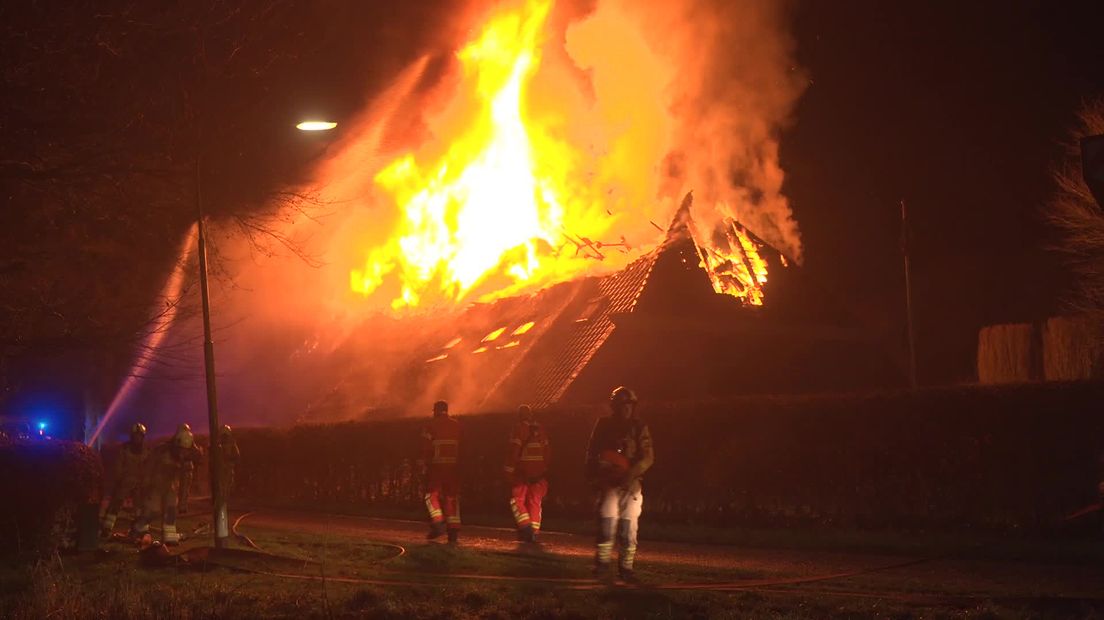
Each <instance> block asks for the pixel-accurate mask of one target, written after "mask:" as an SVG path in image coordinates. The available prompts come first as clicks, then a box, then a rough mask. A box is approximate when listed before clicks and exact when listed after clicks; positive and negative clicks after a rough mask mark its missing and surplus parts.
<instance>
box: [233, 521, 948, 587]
mask: <svg viewBox="0 0 1104 620" xmlns="http://www.w3.org/2000/svg"><path fill="white" fill-rule="evenodd" d="M252 514H254V513H253V512H247V513H244V514H242V515H241V516H239V517H238V518H237V519H236V520H235V521H234V526H233V527H232V528H231V531H232V532H233V533H234V536H236V537H237V538H238V539H239V540H242V541H243V542H245V543H246V544H248V545H249V546H251V547H252V548H254V549H256V550H262V549H261V547H259V546H258V545H257V544H256V543H254V542H253V541H252V540H251V539H249V537H248V536H246V535H244V534H241V533H239V531H238V526H239V525H241V522H242V521H244V520H245V519H246V518H247V517H248V516H250V515H252ZM374 544H381V545H385V546H389V547H394V548H396V549H398V550H399V552H398V553H397V554H395V555H392V556H389V557H387V558H384V559H382V560H377V561H376V562H375V563H382V562H387V561H390V560H393V559H395V558H398V557H400V556H402V555H404V554H405V553H406V549H405V548H404V547H402V546H401V545H396V544H393V543H378V542H377V543H374ZM266 555H268V554H266ZM286 559H293V558H286ZM934 559H936V558H915V559H910V560H904V561H901V562H894V563H891V564H883V565H879V566H873V567H867V568H860V569H853V570H848V571H841V572H835V573H826V574H821V575H810V576H806V577H786V578H776V579H752V580H747V579H745V580H740V581H729V582H702V583H649V584H647V585H643V586H626V587H640V588H643V589H648V590H692V591H713V592H738V591H741V590H761V591H770V589H771V588H777V587H779V586H792V585H803V584H810V583H819V582H825V581H832V580H838V579H845V578H848V577H857V576H860V575H866V574H871V573H877V572H882V571H888V570H893V569H897V568H906V567H909V566H915V565H917V564H922V563H925V562H930V561H932V560H934ZM211 563H213V564H218V565H220V566H223V567H225V568H229V569H231V570H238V571H242V572H247V573H251V574H256V575H264V576H267V577H276V578H280V579H295V580H301V581H330V582H334V583H348V584H359V585H374V586H406V587H425V586H436V585H441V584H440V583H439V582H438V583H435V582H434V581H431V580H435V579H437V580H439V579H459V580H469V581H490V582H499V583H503V582H506V583H529V584H534V585H536V584H548V585H554V586H557V587H558V588H559V589H563V590H578V591H586V590H598V589H605V588H607V587H609V586H608V585H607V584H604V583H601V582H598V581H595V580H594V579H581V578H570V577H519V576H512V575H481V574H472V573H433V574H426V575H425V577H426V578H427V580H412V579H379V578H366V577H341V576H323V575H308V574H303V573H285V572H278V571H267V570H261V569H255V568H248V567H240V566H229V565H225V564H220V563H218V562H211ZM311 563H315V562H311ZM831 593H832V592H829V594H831ZM835 594H838V595H845V596H873V597H876V598H896V599H900V600H906V599H908V600H912V599H913V598H915V597H911V598H910V597H904V598H902V597H900V596H888V597H887V596H884V595H881V594H875V593H861V592H847V591H836V592H835Z"/></svg>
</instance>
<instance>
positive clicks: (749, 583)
mask: <svg viewBox="0 0 1104 620" xmlns="http://www.w3.org/2000/svg"><path fill="white" fill-rule="evenodd" d="M251 528H264V529H268V530H285V531H293V532H299V533H311V532H316V533H319V534H339V535H343V536H352V537H361V538H364V539H365V540H370V541H378V542H387V543H394V544H399V545H403V546H406V547H410V546H415V545H426V544H438V543H429V542H427V541H426V540H425V532H426V526H425V524H424V523H422V522H418V521H403V520H395V519H381V518H373V517H356V516H343V515H328V514H318V513H311V512H296V511H287V510H259V511H255V512H252V513H249V514H248V515H247V516H246V517H245V518H244V519H243V520H242V521H241V524H240V526H239V529H240V530H241V532H242V533H245V534H249V532H250V529H251ZM541 537H542V547H543V551H544V552H545V553H551V554H558V555H561V556H565V557H569V558H577V559H578V561H579V562H581V563H587V564H589V562H590V561H591V560H590V558H591V557H592V555H593V541H592V539H591V538H590V537H588V536H582V535H578V534H566V533H560V532H542V534H541ZM461 545H462V546H464V547H467V548H474V549H478V550H484V551H493V552H507V553H508V552H523V551H524V548H523V547H521V546H519V544H518V543H517V542H515V540H514V531H513V530H512V529H504V528H493V527H481V526H465V527H464V529H463V532H462V534H461ZM637 563H638V566H641V567H643V566H647V565H653V566H660V565H674V566H681V567H705V568H707V569H708V568H715V569H717V570H718V572H720V571H722V570H723V571H725V572H729V573H730V574H731V573H736V574H741V573H742V574H746V575H754V577H749V578H747V579H743V580H737V581H736V582H731V581H727V582H725V583H730V584H732V583H734V584H736V585H735V587H723V588H718V589H743V588H747V589H768V588H773V587H778V588H795V589H796V590H800V591H809V590H810V589H812V590H815V591H817V592H819V593H824V594H831V593H833V592H838V593H841V594H844V595H856V596H864V595H867V596H873V597H886V598H902V599H903V598H909V597H930V598H938V599H944V600H952V599H961V600H973V599H992V600H1002V599H1016V600H1020V599H1032V600H1034V599H1045V600H1050V599H1071V600H1082V601H1091V602H1094V604H1095V603H1104V566H1100V565H1092V564H1086V563H1084V562H1082V563H1072V562H1071V563H1062V562H1034V561H995V560H982V559H973V558H963V557H927V558H926V557H920V556H902V555H887V554H871V553H848V552H835V551H807V550H794V549H762V548H747V547H735V546H726V545H710V544H686V543H670V542H659V541H649V540H646V539H642V540H641V542H640V548H639V551H638V554H637ZM571 581H574V580H571ZM656 585H663V584H656ZM667 585H672V586H678V587H685V586H686V585H687V584H667Z"/></svg>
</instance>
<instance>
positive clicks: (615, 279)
mask: <svg viewBox="0 0 1104 620" xmlns="http://www.w3.org/2000/svg"><path fill="white" fill-rule="evenodd" d="M689 208H690V203H689V200H687V201H686V202H685V203H684V205H683V208H682V209H680V211H679V214H678V215H676V217H675V219H674V222H673V223H672V225H671V226H670V228H669V229H668V234H667V237H666V240H665V242H664V243H663V244H661V245H660V246H659V247H657V248H655V249H654V250H652V251H651V252H649V253H647V254H645V255H643V256H641V257H640V258H638V259H636V260H635V261H633V262H632V263H630V264H629V265H628V266H626V267H625V268H624V269H622V270H621V271H618V272H616V273H613V274H609V275H605V276H595V277H586V278H580V279H577V280H573V281H570V282H565V283H561V284H558V285H555V286H552V287H549V288H547V289H545V290H543V291H540V292H537V293H534V294H531V295H522V296H516V297H511V298H506V299H501V300H498V301H495V302H492V303H483V304H475V305H472V306H471V307H469V308H467V309H465V310H464V311H463V312H461V313H459V314H458V315H456V316H454V317H451V318H449V319H448V320H438V321H428V320H426V319H425V318H411V319H407V321H415V322H418V321H421V322H423V323H424V327H423V328H420V329H417V330H414V331H415V332H416V333H417V334H418V336H417V337H416V338H410V339H407V340H406V341H405V343H406V346H405V348H404V353H405V355H404V357H405V359H403V360H402V361H399V362H397V363H396V362H395V361H394V360H391V361H389V362H388V364H389V365H390V366H392V370H393V371H394V377H396V378H395V379H394V380H392V381H391V382H390V384H389V388H388V396H389V398H388V399H387V400H390V401H391V402H390V403H387V404H390V405H391V406H392V407H394V406H396V405H398V408H400V409H407V410H409V409H413V410H416V411H420V410H422V409H426V407H428V405H429V403H431V402H432V401H434V400H438V399H440V398H444V399H446V400H449V401H450V402H453V403H454V405H455V407H454V408H455V409H456V410H460V411H489V410H502V409H505V408H511V407H514V406H516V405H517V404H519V403H528V404H530V405H533V406H535V407H548V406H551V405H554V404H557V403H570V402H587V401H589V402H593V401H595V400H598V399H601V398H602V397H603V396H604V395H605V394H608V391H609V389H610V388H612V387H613V386H615V385H619V384H627V385H633V386H636V387H637V388H638V389H639V391H640V392H641V393H642V395H643V397H645V398H652V399H665V400H667V399H683V398H696V399H700V398H708V397H713V396H728V395H732V394H734V393H735V394H739V393H802V392H805V393H808V392H822V391H838V390H847V389H855V388H860V387H874V386H882V385H887V384H892V383H893V382H894V381H895V378H896V375H897V373H896V371H895V370H894V369H893V367H892V366H893V365H892V364H887V360H886V356H885V355H884V353H883V352H882V351H881V349H880V347H879V346H878V344H877V343H876V342H875V341H874V339H872V338H871V337H870V335H869V334H867V333H866V332H865V331H864V330H863V329H861V328H859V327H857V326H856V325H854V321H853V320H849V319H848V317H847V316H846V313H842V312H839V311H834V310H831V309H830V308H829V306H828V305H827V304H824V303H821V304H818V305H813V304H809V303H808V302H807V300H803V299H802V296H803V294H805V293H806V292H807V291H803V290H802V289H803V288H806V287H804V286H803V285H802V283H801V282H800V277H799V275H798V272H799V268H797V267H793V266H789V263H788V262H787V261H786V258H785V257H784V256H783V255H782V254H781V253H779V252H777V251H776V250H774V249H773V248H771V247H770V246H769V245H767V244H765V243H763V242H762V241H761V240H759V239H758V238H754V237H753V238H754V243H755V244H756V245H757V246H758V250H759V252H760V254H761V255H762V256H763V258H764V259H765V261H766V263H767V266H768V268H769V272H770V274H771V277H770V283H769V284H767V285H766V287H765V293H764V294H765V296H766V298H767V299H766V303H765V304H764V305H762V306H754V305H751V304H748V303H746V302H743V301H741V300H740V299H737V298H736V297H733V296H730V295H725V294H718V293H717V292H715V289H714V285H713V284H712V283H711V281H710V276H709V274H708V273H707V272H706V268H705V266H704V265H705V261H704V256H703V254H702V250H701V248H700V247H699V245H698V244H697V243H696V242H695V239H694V236H693V235H692V234H691V229H692V226H690V225H689ZM764 281H765V279H764ZM366 337H368V336H366ZM363 372H370V371H365V370H356V371H350V372H349V373H348V374H346V376H344V377H342V378H341V379H340V380H339V381H338V386H339V387H337V388H335V389H334V390H332V391H331V392H330V394H329V395H328V396H327V399H329V401H330V403H329V407H331V408H332V407H333V406H335V405H336V404H337V402H340V403H341V405H340V406H341V407H353V408H361V409H367V408H373V407H375V406H378V405H379V404H382V403H372V402H368V401H366V400H365V399H363V398H357V397H356V395H355V394H354V393H355V392H356V391H357V390H358V389H359V388H358V386H362V385H363V384H364V383H365V378H364V377H358V373H363ZM350 392H354V393H350ZM335 399H336V400H335ZM373 399H374V400H379V396H378V395H376V396H374V397H372V398H370V399H368V400H373ZM399 403H401V404H399ZM320 405H322V403H320ZM323 406H324V405H323Z"/></svg>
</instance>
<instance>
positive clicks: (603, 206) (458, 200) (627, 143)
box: [350, 0, 766, 309]
mask: <svg viewBox="0 0 1104 620" xmlns="http://www.w3.org/2000/svg"><path fill="white" fill-rule="evenodd" d="M625 6H631V3H629V4H628V5H619V4H616V3H612V2H607V3H601V4H600V5H599V8H598V10H597V11H596V13H595V14H594V15H592V16H590V17H589V18H588V20H587V21H586V22H585V23H584V24H581V25H577V27H575V28H574V30H571V29H569V30H568V31H567V33H566V35H565V36H564V37H563V38H562V39H563V40H562V41H555V42H557V43H559V42H562V43H563V44H564V48H563V49H564V50H565V51H566V55H565V54H562V53H561V54H559V55H557V56H555V58H554V59H553V60H554V61H555V62H557V63H559V64H557V65H555V66H552V67H547V66H545V67H542V60H543V59H544V58H543V57H544V56H546V55H547V54H546V52H547V49H546V46H548V44H549V42H550V39H551V36H550V34H549V32H548V31H549V30H550V28H549V27H548V24H549V22H550V19H549V17H550V12H551V11H552V8H553V1H552V0H525V1H524V2H523V3H522V4H520V5H515V6H514V7H513V8H512V9H511V10H505V11H501V12H499V13H498V14H496V15H494V16H492V17H491V19H490V20H489V21H488V22H487V23H486V25H485V26H484V27H483V29H482V31H481V34H480V35H479V36H478V37H477V38H475V39H474V40H472V41H470V42H469V43H468V44H467V45H465V46H463V47H462V48H461V49H460V51H459V52H458V53H457V54H456V59H457V64H458V66H459V72H458V73H459V78H458V79H457V80H456V82H455V84H452V88H451V89H450V93H449V97H450V101H449V102H448V103H447V105H445V106H439V107H444V108H446V112H445V113H443V115H444V116H446V117H448V118H447V121H446V122H441V123H438V124H437V125H435V126H434V127H432V131H431V137H430V138H429V139H428V140H426V141H425V144H422V145H420V146H419V147H418V148H416V149H414V150H411V151H408V152H405V153H403V154H401V155H400V156H398V157H396V158H395V159H393V160H392V161H391V162H390V163H389V164H388V165H386V166H384V167H383V168H382V169H381V170H379V172H378V173H376V174H375V176H374V182H375V185H376V187H377V188H378V189H381V190H382V191H383V194H384V195H385V197H386V200H387V201H389V202H393V204H394V205H395V207H396V208H397V211H398V213H399V216H398V219H397V222H396V224H395V225H394V228H393V230H392V231H391V234H390V235H388V236H387V237H386V240H385V241H383V242H382V243H380V244H378V245H376V246H375V247H374V248H372V249H371V250H370V251H369V252H368V253H367V256H366V259H365V262H364V266H363V268H360V269H355V270H353V271H352V273H351V278H350V279H351V287H352V289H353V290H354V291H356V292H358V293H360V294H363V295H365V296H369V295H378V296H386V297H387V298H389V299H390V300H391V306H392V307H393V308H396V309H400V308H408V307H414V306H426V305H438V304H443V303H455V302H457V301H464V300H489V299H494V298H497V297H501V296H505V295H510V294H514V293H517V292H519V291H522V290H525V289H529V288H536V287H540V286H545V285H548V284H551V283H554V282H557V281H562V280H566V279H569V278H572V277H575V276H577V275H579V274H581V273H584V272H587V271H588V270H591V269H593V268H594V266H595V265H598V264H601V265H602V266H603V267H604V268H607V269H608V268H616V267H619V266H621V265H623V264H624V263H626V262H627V261H628V260H629V259H630V258H632V257H633V256H634V255H637V254H638V252H639V251H644V250H647V249H649V248H650V247H654V245H655V243H657V242H658V241H659V240H661V239H662V234H663V230H662V228H660V227H659V226H658V225H656V224H655V223H654V222H656V221H659V222H666V221H669V217H670V216H669V213H670V212H671V209H670V205H669V204H668V205H664V206H657V205H656V203H659V202H660V196H659V193H660V191H659V187H660V185H661V180H662V178H663V177H664V175H665V174H666V172H665V170H666V168H665V167H667V166H670V162H669V161H668V160H669V153H670V148H671V145H670V144H669V142H670V139H671V136H672V135H674V133H675V132H674V130H673V124H674V121H673V120H672V114H673V113H672V112H671V110H670V108H671V106H672V103H671V101H670V99H669V95H670V94H669V93H668V92H667V91H668V89H669V84H670V83H671V81H672V80H673V79H675V77H674V76H676V74H677V66H676V65H674V64H672V63H670V62H669V61H668V60H665V59H663V58H662V57H660V56H659V55H657V54H656V53H655V52H654V50H652V49H650V47H649V42H648V40H647V39H648V37H646V36H645V35H643V34H642V32H641V31H640V30H638V29H634V28H635V26H634V25H633V24H632V23H631V20H628V19H626V18H625V17H624V14H623V13H622V12H619V11H623V10H624V7H625ZM557 49H558V48H557ZM568 58H569V60H568V62H564V60H565V59H568ZM572 63H573V64H572ZM559 65H571V66H569V67H568V68H567V69H565V68H563V67H560V66H559ZM580 74H583V75H586V76H588V77H587V79H589V80H590V82H589V83H588V84H587V85H585V86H580V82H581V80H580V78H579V77H578V76H579V75H580ZM537 78H540V79H539V80H538V79H537ZM439 114H440V113H439ZM706 156H708V154H706ZM688 189H692V188H684V191H685V190H688ZM671 202H672V201H670V200H668V203H671ZM722 206H723V205H720V204H717V205H714V207H715V208H714V209H713V210H714V211H716V210H721V207H722ZM664 209H667V210H666V211H665V210H664ZM725 210H726V211H732V210H727V209H725ZM736 211H738V209H736ZM702 219H703V220H706V221H705V222H704V223H703V229H704V230H698V231H696V234H695V236H696V237H700V239H699V240H698V247H699V251H700V253H701V258H702V267H703V268H705V269H706V271H707V272H708V273H709V274H710V277H711V279H712V280H713V283H714V287H715V289H716V290H717V292H719V293H726V294H731V295H733V296H736V297H738V298H740V299H742V300H743V301H745V302H746V303H752V304H761V303H762V301H763V284H764V283H765V282H766V262H765V261H763V260H762V258H761V257H760V256H759V248H758V246H757V244H756V243H755V242H754V241H752V239H751V238H750V237H749V236H748V235H747V234H746V233H745V232H744V230H743V229H742V228H741V227H739V226H738V225H734V224H732V223H731V220H729V219H723V218H721V219H718V218H702ZM657 231H658V232H657ZM718 235H719V236H718ZM626 237H628V240H626Z"/></svg>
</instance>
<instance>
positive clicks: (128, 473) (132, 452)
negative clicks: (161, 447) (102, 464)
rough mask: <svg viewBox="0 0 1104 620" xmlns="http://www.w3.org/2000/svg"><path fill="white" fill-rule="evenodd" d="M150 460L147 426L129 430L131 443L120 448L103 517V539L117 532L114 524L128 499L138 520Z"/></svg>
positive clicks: (139, 424)
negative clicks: (148, 460) (147, 459)
mask: <svg viewBox="0 0 1104 620" xmlns="http://www.w3.org/2000/svg"><path fill="white" fill-rule="evenodd" d="M147 456H149V450H148V449H147V448H146V425H145V424H142V423H141V422H138V423H137V424H135V425H134V426H132V427H130V439H129V440H128V441H127V442H126V443H124V444H123V445H122V446H121V447H120V448H119V454H118V456H117V457H116V459H115V466H114V471H113V473H112V480H114V483H113V485H114V486H112V489H111V501H110V502H108V504H107V512H105V513H104V517H103V521H102V522H101V527H102V529H101V532H100V533H101V535H102V536H103V537H104V538H107V537H109V536H111V531H112V530H113V529H115V520H116V519H117V518H118V516H119V509H120V508H121V507H122V506H123V502H124V501H126V499H127V498H130V501H131V503H132V504H133V506H134V513H135V515H136V516H137V514H138V513H139V512H140V511H141V506H142V500H143V497H142V475H143V472H144V468H145V465H146V457H147Z"/></svg>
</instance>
